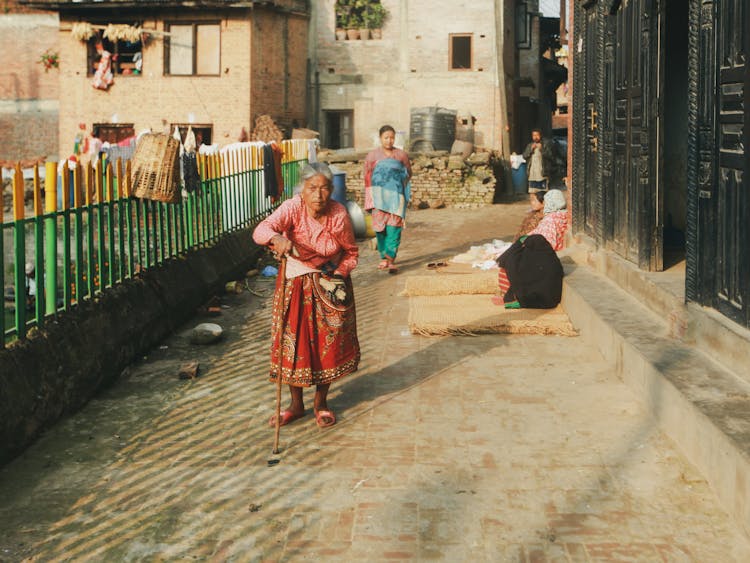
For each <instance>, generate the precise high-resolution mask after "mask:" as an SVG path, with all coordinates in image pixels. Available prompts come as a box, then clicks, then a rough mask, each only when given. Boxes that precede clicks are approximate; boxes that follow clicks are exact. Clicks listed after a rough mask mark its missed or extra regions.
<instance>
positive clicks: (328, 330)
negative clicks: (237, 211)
mask: <svg viewBox="0 0 750 563" xmlns="http://www.w3.org/2000/svg"><path fill="white" fill-rule="evenodd" d="M332 178H333V175H332V174H331V170H330V169H329V168H328V166H327V165H326V164H324V163H313V164H308V165H306V166H305V168H304V169H303V170H302V191H301V193H300V194H299V195H297V196H294V197H293V198H291V199H289V200H287V201H285V202H284V203H282V204H281V205H280V206H279V207H278V209H276V211H274V212H273V213H272V214H271V215H270V216H269V217H268V218H266V219H265V220H264V221H262V222H261V223H260V224H259V225H258V226H257V227H256V229H255V232H254V233H253V239H254V240H255V242H256V243H258V244H260V245H267V246H269V247H270V248H271V249H272V250H273V251H274V252H275V253H276V254H277V255H278V256H279V257H280V258H281V260H282V268H280V271H279V277H278V279H277V282H276V293H275V294H274V299H273V319H272V331H271V332H272V347H271V381H276V382H277V383H279V380H278V379H277V378H279V377H280V378H281V382H282V383H285V384H286V385H288V386H289V392H290V395H291V402H290V404H289V406H288V407H287V408H286V409H283V410H280V409H279V412H277V413H275V414H274V415H273V416H271V419H270V421H269V424H270V425H271V426H277V428H278V426H283V425H285V424H289V423H290V422H292V421H294V420H296V419H298V418H301V417H302V416H304V414H305V406H304V402H303V397H302V391H303V388H304V387H310V386H313V385H314V386H315V398H314V400H313V408H314V411H313V412H314V413H315V421H316V423H317V425H318V426H319V427H321V428H326V427H328V426H333V425H334V424H335V423H336V416H335V415H334V413H333V411H332V410H331V408H330V407H329V406H328V402H327V396H328V389H329V387H330V385H331V383H332V382H333V381H335V380H337V379H340V378H342V377H344V376H346V375H349V374H350V373H352V372H354V371H356V370H357V366H358V365H359V357H360V352H359V341H358V340H357V320H356V315H355V310H354V293H353V290H352V283H351V278H350V274H351V271H352V270H353V269H354V268H355V267H356V266H357V259H358V249H357V244H356V241H355V239H354V231H353V229H352V225H351V222H350V220H349V215H348V214H347V212H346V208H345V207H344V206H343V205H341V204H340V203H338V202H336V201H333V200H332V199H331V189H332ZM284 263H285V266H286V267H283V265H284ZM282 270H284V271H283V272H282ZM279 385H280V383H279Z"/></svg>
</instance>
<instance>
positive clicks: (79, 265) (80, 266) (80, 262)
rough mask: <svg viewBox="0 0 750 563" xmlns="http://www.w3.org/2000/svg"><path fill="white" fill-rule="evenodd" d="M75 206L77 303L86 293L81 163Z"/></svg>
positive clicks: (75, 179)
mask: <svg viewBox="0 0 750 563" xmlns="http://www.w3.org/2000/svg"><path fill="white" fill-rule="evenodd" d="M73 206H74V207H75V210H74V213H75V241H76V246H75V250H76V259H75V260H76V303H81V301H83V293H84V286H85V280H84V262H85V261H84V254H83V206H84V199H83V178H82V176H81V165H80V164H79V165H78V166H77V167H76V169H75V174H74V176H73Z"/></svg>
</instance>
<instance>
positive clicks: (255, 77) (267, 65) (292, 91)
mask: <svg viewBox="0 0 750 563" xmlns="http://www.w3.org/2000/svg"><path fill="white" fill-rule="evenodd" d="M308 21H309V20H308V18H306V17H303V16H295V15H292V16H288V15H287V14H280V13H275V12H269V11H260V10H258V11H255V12H254V13H253V20H252V40H251V43H252V63H253V66H252V78H251V85H252V88H251V99H252V108H251V113H252V115H251V117H252V119H253V120H254V119H255V118H256V117H258V116H259V115H263V114H270V115H271V116H273V117H274V119H275V120H276V121H277V122H278V123H279V124H280V125H283V126H284V127H286V128H287V130H289V129H290V128H291V127H292V126H293V125H295V124H296V125H297V126H301V125H303V124H304V123H305V111H306V104H307V87H306V84H307V27H308Z"/></svg>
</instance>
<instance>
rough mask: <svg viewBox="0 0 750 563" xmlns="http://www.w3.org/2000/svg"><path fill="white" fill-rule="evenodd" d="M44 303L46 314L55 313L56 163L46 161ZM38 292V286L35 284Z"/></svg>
mask: <svg viewBox="0 0 750 563" xmlns="http://www.w3.org/2000/svg"><path fill="white" fill-rule="evenodd" d="M44 201H45V211H46V212H47V213H46V217H45V219H44V246H45V251H44V260H45V266H44V303H45V311H46V313H47V314H48V315H54V314H56V313H57V163H56V162H48V163H47V166H46V169H45V173H44ZM37 292H39V286H37Z"/></svg>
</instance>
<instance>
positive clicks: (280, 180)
mask: <svg viewBox="0 0 750 563" xmlns="http://www.w3.org/2000/svg"><path fill="white" fill-rule="evenodd" d="M283 157H284V150H283V149H282V148H281V147H280V146H279V145H277V144H276V143H269V144H267V145H264V146H263V182H264V186H265V195H266V197H270V198H271V201H272V202H274V203H275V202H276V200H278V199H279V198H280V197H281V196H282V194H283V193H284V177H283V176H282V174H281V159H282V158H283Z"/></svg>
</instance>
